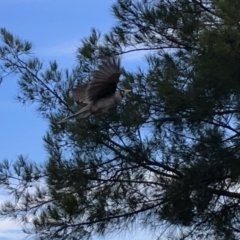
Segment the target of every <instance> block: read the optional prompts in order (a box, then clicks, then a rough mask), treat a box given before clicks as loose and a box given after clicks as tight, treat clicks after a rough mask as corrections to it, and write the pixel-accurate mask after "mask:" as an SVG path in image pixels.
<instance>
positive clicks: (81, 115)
mask: <svg viewBox="0 0 240 240" xmlns="http://www.w3.org/2000/svg"><path fill="white" fill-rule="evenodd" d="M90 110H91V106H90V105H87V106H85V107H84V108H82V109H81V110H80V111H78V112H76V113H74V114H72V115H70V116H68V117H66V118H64V119H62V120H60V121H58V122H57V123H58V124H59V123H63V122H66V121H67V120H69V119H71V118H78V119H80V118H86V117H88V116H89V115H90V114H91V111H90Z"/></svg>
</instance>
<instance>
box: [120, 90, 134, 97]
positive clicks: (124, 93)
mask: <svg viewBox="0 0 240 240" xmlns="http://www.w3.org/2000/svg"><path fill="white" fill-rule="evenodd" d="M130 92H132V90H130V89H126V90H120V94H121V96H122V97H125V96H126V95H127V94H128V93H130Z"/></svg>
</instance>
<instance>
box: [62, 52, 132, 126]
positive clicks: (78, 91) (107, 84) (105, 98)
mask: <svg viewBox="0 0 240 240" xmlns="http://www.w3.org/2000/svg"><path fill="white" fill-rule="evenodd" d="M120 75H121V70H120V60H119V58H116V57H113V58H109V59H108V60H105V61H103V62H102V63H101V64H100V65H99V66H98V69H97V70H95V71H93V73H92V79H91V81H90V82H88V83H87V84H85V85H80V86H78V87H76V88H73V89H72V95H73V98H74V99H75V100H76V101H78V102H82V103H85V104H87V105H86V106H85V107H83V108H82V109H80V110H79V111H78V112H76V113H75V114H73V115H71V116H69V117H66V118H64V119H62V120H61V121H59V122H58V123H62V122H65V121H66V120H68V119H70V118H74V117H76V118H86V117H88V116H89V115H91V114H93V115H100V114H102V113H105V112H107V111H108V110H109V109H110V108H112V107H115V106H117V105H118V104H119V103H120V102H121V101H122V99H123V98H124V96H126V95H127V94H128V93H129V92H131V90H120V91H116V88H117V83H118V81H119V77H120Z"/></svg>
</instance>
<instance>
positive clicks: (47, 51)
mask: <svg viewBox="0 0 240 240" xmlns="http://www.w3.org/2000/svg"><path fill="white" fill-rule="evenodd" d="M79 43H80V42H79V41H77V40H72V41H69V42H64V43H60V44H57V45H54V46H47V47H42V48H40V49H36V51H35V52H37V54H39V55H42V56H44V57H45V56H47V57H52V56H54V57H61V56H75V53H76V50H77V47H78V46H79Z"/></svg>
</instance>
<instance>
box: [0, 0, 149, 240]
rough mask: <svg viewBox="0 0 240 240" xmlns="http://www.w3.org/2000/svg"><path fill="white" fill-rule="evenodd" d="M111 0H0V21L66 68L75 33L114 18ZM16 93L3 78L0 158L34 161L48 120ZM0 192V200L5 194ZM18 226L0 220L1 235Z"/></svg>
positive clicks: (12, 235)
mask: <svg viewBox="0 0 240 240" xmlns="http://www.w3.org/2000/svg"><path fill="white" fill-rule="evenodd" d="M113 2H114V1H113V0H103V1H100V0H87V1H83V0H82V1H80V0H58V1H50V0H0V6H1V8H0V27H4V28H6V29H7V30H8V31H10V32H11V33H13V34H14V35H17V36H18V37H20V38H22V39H27V40H29V41H31V42H32V43H33V46H34V48H33V52H34V53H36V56H37V57H39V58H40V59H41V60H43V61H44V62H46V63H47V62H48V61H50V60H57V62H58V63H59V65H60V66H61V67H62V68H71V67H73V66H74V65H75V64H76V59H75V51H76V49H77V47H78V46H79V44H80V39H81V38H83V37H86V36H88V35H89V33H90V30H91V28H92V27H95V28H97V29H99V30H100V31H102V32H107V31H108V30H109V29H110V27H111V26H112V25H113V24H114V22H115V21H116V20H115V19H113V17H112V14H111V12H110V6H111V4H112V3H113ZM132 59H134V55H133V58H132ZM129 64H130V63H129ZM17 93H18V86H17V83H16V78H14V77H11V78H8V79H6V81H3V83H2V84H1V85H0V111H1V124H0V134H1V138H0V149H1V151H0V160H2V159H5V158H7V159H9V160H15V159H16V157H17V156H18V155H20V154H23V155H24V156H28V157H29V158H30V159H32V160H34V161H44V160H45V157H46V153H45V151H44V148H43V141H42V137H43V135H44V134H45V132H46V129H47V122H45V121H44V120H43V119H42V118H41V117H40V116H39V114H38V113H37V112H36V111H35V110H34V108H33V107H31V106H23V105H21V104H20V103H19V102H17V101H16V100H15V96H16V95H17ZM0 197H1V198H0V202H1V200H2V199H3V198H4V197H5V196H4V195H0ZM19 229H20V228H19V225H18V224H16V223H12V222H10V221H6V220H4V221H3V220H1V221H0V239H5V240H10V239H11V240H12V239H16V240H17V239H23V235H22V233H21V231H20V230H19ZM144 235H145V236H144ZM147 235H148V234H147ZM124 236H125V237H124V239H129V238H131V239H132V240H134V239H135V238H136V239H138V240H141V239H145V240H147V239H148V238H147V236H146V233H145V232H142V231H140V230H137V231H135V232H134V233H133V234H132V235H131V236H129V235H124ZM134 236H135V237H134ZM120 238H123V236H122V235H120V236H119V235H116V236H115V237H114V238H113V236H111V238H110V239H115V240H117V239H120ZM96 239H98V238H96ZM101 239H102V238H101ZM106 239H107V238H106ZM149 239H150V238H149Z"/></svg>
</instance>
